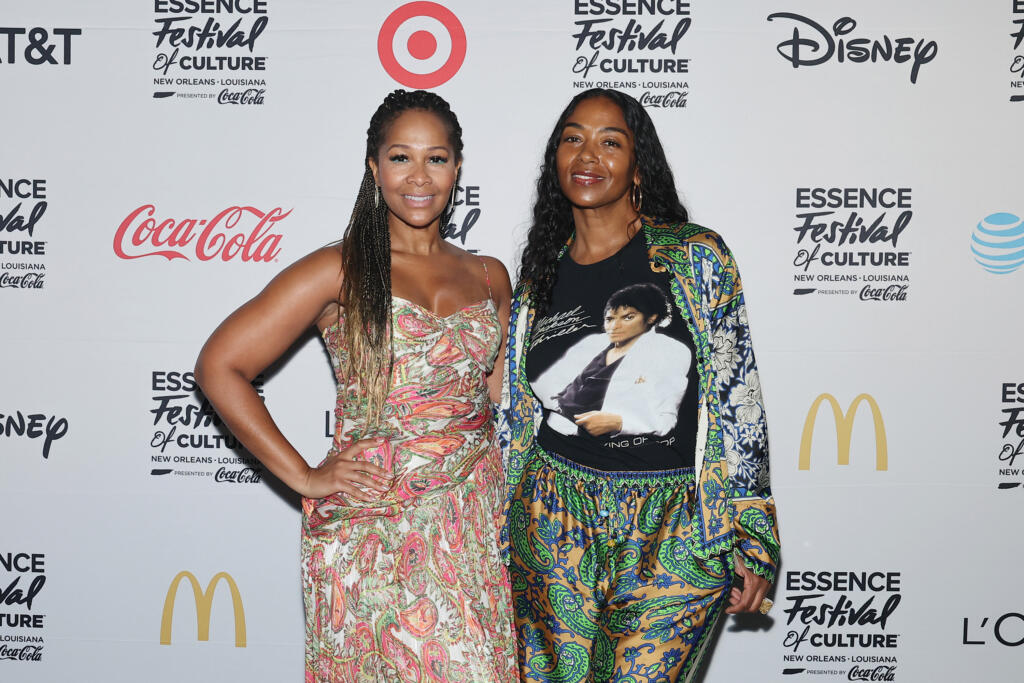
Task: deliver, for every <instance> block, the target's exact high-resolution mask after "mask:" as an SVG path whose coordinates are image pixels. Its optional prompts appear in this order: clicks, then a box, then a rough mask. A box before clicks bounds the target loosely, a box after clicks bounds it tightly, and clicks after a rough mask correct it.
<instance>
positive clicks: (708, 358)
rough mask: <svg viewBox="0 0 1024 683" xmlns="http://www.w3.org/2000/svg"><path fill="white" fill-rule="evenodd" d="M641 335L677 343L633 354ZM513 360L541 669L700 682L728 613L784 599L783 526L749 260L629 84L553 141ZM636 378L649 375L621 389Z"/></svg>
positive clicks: (526, 655) (518, 463) (527, 609)
mask: <svg viewBox="0 0 1024 683" xmlns="http://www.w3.org/2000/svg"><path fill="white" fill-rule="evenodd" d="M630 287H643V288H650V287H656V288H660V289H661V290H662V291H663V292H664V293H665V298H666V299H667V300H668V301H670V302H671V303H672V305H671V306H670V308H671V314H670V316H669V317H670V319H669V318H666V319H664V320H661V319H660V315H655V314H654V313H649V312H648V311H647V310H646V308H650V310H651V311H652V312H653V311H654V310H655V309H654V308H651V307H645V306H641V305H639V304H636V305H632V304H630V303H628V302H627V301H626V300H624V299H623V300H618V299H612V300H609V296H610V295H612V293H614V292H616V291H617V290H621V289H622V288H630ZM605 302H608V305H607V306H606V305H605ZM641 309H643V310H641ZM622 325H630V326H632V327H631V328H630V329H632V330H633V331H632V332H630V333H623V332H620V327H621V326H622ZM652 325H656V326H657V328H658V329H656V330H652V329H650V328H651V326H652ZM602 329H603V330H604V331H605V332H606V333H607V334H608V340H607V342H605V341H600V345H599V344H598V342H596V341H594V340H601V336H600V332H601V331H602ZM631 335H632V336H631ZM641 335H642V336H643V337H646V336H648V335H654V337H653V339H658V338H662V339H663V342H661V343H660V344H659V345H655V344H650V343H648V344H647V345H646V346H645V347H644V350H642V351H641V349H640V348H639V347H638V348H637V349H636V350H634V351H630V352H629V355H630V356H632V355H633V354H634V353H638V352H639V353H642V354H643V356H644V357H643V363H642V364H640V363H634V364H633V365H632V366H630V367H629V368H627V365H626V363H627V362H628V361H629V357H628V356H626V351H627V350H628V346H627V345H628V344H631V343H636V344H639V342H633V341H630V340H633V339H637V338H640V337H641ZM581 340H583V341H581ZM588 340H589V341H588ZM673 340H674V342H673V343H670V342H672V341H673ZM581 344H583V345H586V348H587V349H588V350H587V353H586V354H582V355H581V354H580V353H578V352H575V351H573V349H574V348H578V347H579V346H580V345H581ZM574 345H575V347H574ZM659 346H660V347H661V348H662V349H665V350H664V351H659V350H658V347H659ZM683 346H685V347H686V349H688V351H686V352H685V353H680V352H679V351H678V349H679V348H680V347H683ZM668 349H677V351H674V352H673V351H669V350H668ZM595 353H596V355H595ZM581 359H582V360H581ZM506 364H507V368H506V377H507V380H508V385H507V392H506V394H505V396H504V401H503V404H502V408H503V410H502V415H501V417H502V420H503V424H502V427H501V429H500V438H501V440H502V443H503V445H504V446H505V449H506V472H507V485H508V491H507V497H508V501H507V507H506V519H507V524H506V527H505V529H504V531H503V538H502V541H503V552H508V553H509V555H510V573H511V578H512V592H513V609H514V612H515V623H516V630H517V635H518V638H519V666H520V673H521V676H522V679H523V680H524V681H550V682H552V683H553V682H555V681H558V682H559V683H576V682H581V683H582V682H583V681H630V682H631V683H640V682H641V681H643V682H653V681H678V680H690V678H691V676H692V675H693V674H694V673H695V672H696V671H697V669H698V667H699V663H700V660H701V657H702V654H703V652H704V649H705V646H706V645H707V643H708V641H709V636H710V634H711V632H712V631H713V627H714V624H715V623H716V621H717V619H718V618H719V617H720V615H721V613H722V612H723V611H725V612H730V613H734V612H740V611H751V610H754V609H761V610H762V611H766V610H767V608H768V607H770V602H769V601H767V600H765V599H764V598H765V594H766V592H767V590H768V588H769V587H770V584H771V582H772V581H774V579H775V568H776V566H777V563H778V556H779V541H778V529H777V524H776V518H775V505H774V501H773V499H772V496H771V492H770V490H769V481H768V455H767V432H766V427H765V420H764V410H763V407H762V403H761V391H760V384H759V382H758V376H757V370H756V366H755V364H754V357H753V353H752V350H751V345H750V334H749V330H748V328H747V317H746V311H745V309H744V305H743V295H742V289H741V286H740V279H739V274H738V272H737V270H736V263H735V261H734V260H733V257H732V254H731V253H730V252H729V250H728V249H727V248H726V246H725V244H724V242H723V241H722V239H721V237H719V236H718V235H717V234H716V233H714V232H712V231H710V230H707V229H705V228H702V227H700V226H698V225H694V224H692V223H688V222H687V214H686V210H685V209H684V208H683V207H682V205H681V204H680V203H679V199H678V197H677V194H676V190H675V186H674V181H673V178H672V173H671V170H670V169H669V166H668V162H667V160H666V158H665V154H664V151H663V150H662V147H661V143H660V142H659V140H658V136H657V133H656V131H655V129H654V125H653V123H652V122H651V120H650V118H649V117H648V115H647V114H646V112H645V111H644V109H643V107H642V106H640V104H639V103H638V102H637V101H636V100H635V99H633V98H632V97H630V96H628V95H625V94H623V93H621V92H618V91H614V90H590V91H586V92H583V93H580V94H579V95H577V96H576V97H575V98H573V100H572V101H571V102H570V103H569V105H568V107H566V109H565V111H564V112H563V113H562V116H561V117H560V118H559V120H558V123H557V124H556V126H555V129H554V131H553V132H552V134H551V137H550V138H549V140H548V145H547V148H546V151H545V157H544V165H543V167H542V170H541V175H540V179H539V180H538V182H537V201H536V203H535V205H534V219H533V225H532V227H531V229H530V233H529V236H528V241H527V246H526V248H525V250H524V253H523V259H522V264H521V268H520V283H519V285H518V287H517V289H516V292H515V294H514V296H513V304H512V320H511V323H510V329H509V343H508V349H507V354H506ZM584 364H586V366H585V367H583V365H584ZM545 374H547V375H548V376H550V375H552V374H556V375H559V376H561V377H566V376H568V377H574V376H575V377H576V378H577V379H576V380H574V382H573V384H572V385H570V386H569V389H571V390H572V395H571V397H570V398H571V399H572V400H571V401H570V402H569V405H570V407H569V409H566V407H565V403H566V401H565V392H564V391H563V392H561V393H559V394H557V395H556V396H554V397H552V396H551V394H552V393H553V392H552V391H543V392H540V393H537V392H535V391H533V388H532V387H531V382H533V383H536V382H538V381H543V380H541V377H542V376H544V375H545ZM666 377H671V378H674V381H675V382H676V383H678V387H677V390H674V391H672V392H671V394H672V395H671V401H667V400H661V401H659V396H654V395H652V394H651V392H650V391H649V387H650V385H651V384H652V383H655V382H664V381H666ZM627 385H636V386H639V387H646V388H648V389H645V391H646V393H644V392H643V391H639V390H629V391H632V393H631V394H630V395H631V396H634V397H635V398H634V399H632V400H630V401H622V400H619V399H618V398H617V397H618V396H620V395H621V394H622V392H625V391H627V390H628V389H627V388H626V387H627ZM617 387H618V388H617ZM569 389H567V390H569ZM655 393H658V392H655ZM668 393H669V392H668V391H667V390H663V391H662V392H660V395H661V398H663V399H667V398H669V397H668V395H667V394H668ZM613 395H615V396H616V399H615V402H616V406H615V409H614V410H610V409H608V404H609V403H611V402H612V400H613V399H612V396H613ZM680 396H681V398H679V397H680ZM606 399H607V401H606ZM666 403H672V407H670V408H668V409H666V408H665V404H666ZM666 410H668V411H671V414H669V415H668V417H667V423H666V421H665V420H663V419H661V417H659V425H660V426H658V427H655V426H653V425H654V423H655V420H653V416H654V415H655V414H658V415H659V416H663V415H664V413H665V412H666ZM556 413H561V414H556ZM566 413H568V415H567V414H566ZM549 420H551V421H553V422H554V423H555V425H554V426H553V425H552V424H549ZM645 424H646V425H648V426H646V427H645V426H643V425H645ZM567 425H568V428H566V427H567ZM555 426H557V428H554V427H555Z"/></svg>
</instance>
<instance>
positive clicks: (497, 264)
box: [477, 254, 512, 300]
mask: <svg viewBox="0 0 1024 683" xmlns="http://www.w3.org/2000/svg"><path fill="white" fill-rule="evenodd" d="M477 257H478V258H480V260H482V261H483V262H484V264H485V265H486V266H487V275H488V277H489V278H490V280H491V289H492V290H494V291H495V292H498V293H499V294H500V296H501V298H502V299H504V300H508V299H510V298H512V282H511V280H510V279H509V276H508V268H506V267H505V264H504V263H502V262H501V260H500V259H497V258H495V257H493V256H484V255H483V254H478V255H477Z"/></svg>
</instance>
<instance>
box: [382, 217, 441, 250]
mask: <svg viewBox="0 0 1024 683" xmlns="http://www.w3.org/2000/svg"><path fill="white" fill-rule="evenodd" d="M440 226H441V222H440V220H437V221H434V222H433V223H431V224H430V225H428V226H426V227H424V228H414V227H412V226H409V225H406V224H405V223H402V222H401V221H398V220H396V219H395V218H394V217H393V216H392V217H391V219H390V220H389V221H388V232H389V233H390V234H391V251H393V252H398V253H402V254H414V255H416V256H428V255H430V254H436V253H437V252H439V251H440V250H441V249H443V248H444V244H445V241H444V240H443V239H442V238H441V230H440Z"/></svg>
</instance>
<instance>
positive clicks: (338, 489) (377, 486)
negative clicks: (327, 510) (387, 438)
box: [301, 439, 392, 503]
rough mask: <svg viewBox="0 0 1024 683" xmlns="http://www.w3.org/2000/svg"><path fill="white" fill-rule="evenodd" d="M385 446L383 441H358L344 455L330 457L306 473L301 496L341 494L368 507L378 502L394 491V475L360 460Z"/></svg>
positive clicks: (343, 452)
mask: <svg viewBox="0 0 1024 683" xmlns="http://www.w3.org/2000/svg"><path fill="white" fill-rule="evenodd" d="M382 443H383V440H382V439H363V440H362V441H356V442H355V443H354V444H352V445H351V446H349V447H348V448H346V449H345V450H343V451H342V452H340V453H338V454H336V455H332V456H330V457H328V458H327V459H326V460H324V461H323V463H321V464H320V466H319V467H311V468H310V469H309V472H307V473H306V481H305V483H304V486H303V490H302V491H301V493H302V495H303V496H305V497H306V498H325V497H327V496H330V495H332V494H335V493H341V494H343V495H345V496H347V497H348V498H351V499H352V500H360V501H363V502H366V503H372V502H374V501H376V500H378V499H379V498H380V496H382V495H383V494H385V493H387V491H388V489H389V488H391V484H392V481H391V478H392V474H391V473H390V472H386V471H385V470H384V469H383V468H381V467H378V466H377V465H374V464H373V463H372V462H367V461H366V460H363V459H361V456H362V454H363V451H365V450H366V449H368V448H374V447H376V446H379V445H381V444H382ZM374 493H376V494H377V495H373V494H374Z"/></svg>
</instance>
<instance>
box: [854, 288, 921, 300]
mask: <svg viewBox="0 0 1024 683" xmlns="http://www.w3.org/2000/svg"><path fill="white" fill-rule="evenodd" d="M908 287H909V286H908V285H889V286H888V287H872V286H871V285H864V286H863V287H862V288H861V290H860V300H861V301H906V300H907V289H908Z"/></svg>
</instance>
